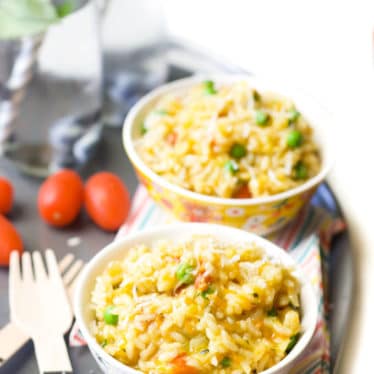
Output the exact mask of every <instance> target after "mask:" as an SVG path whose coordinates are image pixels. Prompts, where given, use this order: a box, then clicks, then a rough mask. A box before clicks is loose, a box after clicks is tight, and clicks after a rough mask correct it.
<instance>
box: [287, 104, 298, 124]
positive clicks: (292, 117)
mask: <svg viewBox="0 0 374 374" xmlns="http://www.w3.org/2000/svg"><path fill="white" fill-rule="evenodd" d="M300 115H301V114H300V112H299V111H297V110H296V109H294V108H293V109H291V110H290V111H289V112H288V122H289V123H290V124H291V123H294V122H296V121H297V120H298V118H299V117H300Z"/></svg>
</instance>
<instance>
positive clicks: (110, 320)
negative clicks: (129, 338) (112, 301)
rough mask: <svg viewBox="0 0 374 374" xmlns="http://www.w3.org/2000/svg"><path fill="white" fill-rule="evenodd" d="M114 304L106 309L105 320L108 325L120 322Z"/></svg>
mask: <svg viewBox="0 0 374 374" xmlns="http://www.w3.org/2000/svg"><path fill="white" fill-rule="evenodd" d="M113 309H114V306H108V307H107V308H106V309H105V311H104V321H105V323H106V324H107V325H113V326H116V325H117V324H118V314H115V313H113Z"/></svg>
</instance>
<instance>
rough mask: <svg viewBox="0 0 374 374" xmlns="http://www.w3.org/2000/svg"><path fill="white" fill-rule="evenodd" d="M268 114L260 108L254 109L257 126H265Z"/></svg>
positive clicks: (268, 117)
mask: <svg viewBox="0 0 374 374" xmlns="http://www.w3.org/2000/svg"><path fill="white" fill-rule="evenodd" d="M269 119H270V116H269V114H268V113H266V112H264V111H262V110H257V111H256V123H257V125H259V126H266V125H267V124H268V122H269Z"/></svg>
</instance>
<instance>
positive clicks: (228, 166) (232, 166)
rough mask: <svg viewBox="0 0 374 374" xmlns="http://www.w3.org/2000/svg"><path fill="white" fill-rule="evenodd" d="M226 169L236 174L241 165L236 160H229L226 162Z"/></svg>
mask: <svg viewBox="0 0 374 374" xmlns="http://www.w3.org/2000/svg"><path fill="white" fill-rule="evenodd" d="M224 167H225V170H227V171H228V172H230V173H231V174H235V173H236V172H237V171H239V165H238V164H237V163H236V162H235V161H234V160H228V161H226V162H225V166H224Z"/></svg>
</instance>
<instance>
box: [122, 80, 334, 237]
mask: <svg viewBox="0 0 374 374" xmlns="http://www.w3.org/2000/svg"><path fill="white" fill-rule="evenodd" d="M331 127H332V119H331V117H330V116H329V114H328V113H327V112H326V111H325V110H324V109H322V108H321V107H320V106H319V105H318V104H317V103H316V102H315V101H314V100H313V99H311V98H310V97H308V96H305V95H303V94H301V93H300V92H298V91H295V90H292V89H289V88H288V87H282V86H277V85H274V84H273V85H272V84H267V83H264V82H263V81H260V80H258V79H256V78H253V77H248V76H217V77H209V78H201V77H192V78H187V79H182V80H179V81H176V82H173V83H169V84H166V85H164V86H162V87H160V88H158V89H156V90H154V91H152V92H151V93H149V94H148V95H146V96H145V97H144V98H143V99H141V100H140V101H139V102H138V103H137V104H136V105H135V106H134V107H133V108H132V110H131V111H130V112H129V114H128V116H127V117H126V120H125V123H124V127H123V142H124V147H125V150H126V153H127V155H128V157H129V159H130V161H131V162H132V164H133V166H134V168H135V171H136V173H137V175H138V177H139V179H140V180H141V182H142V183H143V184H144V185H145V186H146V188H147V190H148V192H149V194H150V196H151V197H152V198H153V199H154V200H155V202H156V203H158V204H159V205H161V206H162V207H164V208H165V209H166V210H168V211H169V212H171V213H172V214H173V215H174V216H175V217H176V218H178V219H179V220H181V221H190V222H191V221H192V222H211V223H220V224H226V225H231V226H235V227H239V228H242V229H245V230H248V231H252V232H254V233H257V234H267V233H270V232H272V231H275V230H277V229H279V228H281V227H282V226H284V225H285V224H287V223H288V222H290V221H291V220H292V219H293V218H295V216H296V215H297V213H298V212H299V211H300V209H301V208H302V207H303V206H304V205H305V204H306V203H307V202H308V201H309V200H310V198H311V196H312V195H313V193H314V192H315V190H316V188H317V187H318V185H319V184H320V183H321V181H322V180H323V179H324V178H325V176H326V174H327V172H328V170H329V168H330V164H331V157H330V155H329V152H328V151H329V147H328V140H329V138H330V137H329V136H328V133H329V132H330V131H331Z"/></svg>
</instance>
